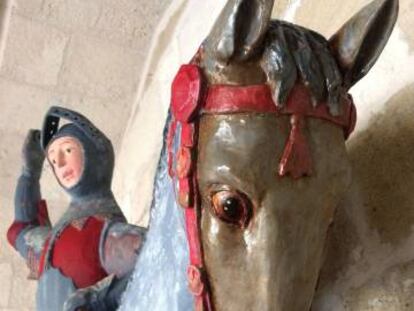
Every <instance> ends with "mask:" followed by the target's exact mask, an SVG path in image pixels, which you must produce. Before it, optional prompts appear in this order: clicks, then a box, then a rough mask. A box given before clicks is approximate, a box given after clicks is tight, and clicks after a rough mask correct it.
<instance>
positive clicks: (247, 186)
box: [137, 0, 398, 311]
mask: <svg viewBox="0 0 414 311" xmlns="http://www.w3.org/2000/svg"><path fill="white" fill-rule="evenodd" d="M273 2H274V1H273V0H229V1H228V3H227V4H226V6H225V7H224V9H223V11H222V13H221V15H220V17H219V18H218V20H217V22H216V24H215V25H214V27H213V29H212V31H211V33H210V35H209V36H208V37H207V38H206V40H205V41H204V43H203V44H202V45H201V47H200V49H199V51H198V52H197V54H196V56H195V57H194V58H193V60H192V61H191V63H190V64H189V65H184V66H182V67H181V68H180V70H179V72H178V74H177V76H176V78H175V80H174V82H173V86H172V101H171V118H170V119H169V122H168V124H169V125H168V126H169V130H168V142H167V143H166V146H165V150H164V153H163V156H162V159H163V158H164V160H162V161H161V162H160V163H161V164H162V165H160V168H163V170H164V172H165V170H166V169H167V164H166V160H165V158H166V157H168V171H169V173H170V176H171V178H172V180H173V182H172V183H171V185H172V186H171V187H172V189H173V192H176V201H177V202H178V203H179V205H180V206H181V207H182V208H183V214H184V215H185V216H184V220H185V227H186V236H187V239H188V245H189V247H188V250H187V251H183V252H188V255H189V263H188V264H189V268H188V271H187V274H188V281H189V287H190V291H191V293H192V294H193V295H194V301H195V309H196V310H204V311H209V310H217V311H233V310H283V311H285V310H289V311H304V310H309V309H310V306H311V303H312V297H313V294H314V291H315V288H316V283H317V280H318V274H319V270H320V267H321V264H322V260H323V258H322V253H323V248H324V244H325V239H326V235H327V231H328V227H329V225H330V223H331V222H332V219H333V215H334V212H335V207H336V206H337V205H338V204H339V202H340V201H341V199H342V198H343V197H344V195H345V193H346V191H347V187H348V185H349V184H350V182H351V177H350V176H351V174H350V165H349V163H348V159H347V155H346V148H345V140H346V138H347V137H348V136H349V135H350V133H351V132H352V130H353V128H354V126H355V121H356V112H355V107H354V105H353V101H352V98H351V96H350V95H349V94H348V90H349V89H350V88H351V87H352V85H354V84H355V83H356V82H357V81H358V80H359V79H361V78H362V77H363V76H364V75H365V74H366V73H367V72H368V71H369V70H370V68H371V67H372V66H373V64H374V63H375V61H376V60H377V58H378V57H379V55H380V53H381V51H382V49H383V48H384V46H385V44H386V42H387V40H388V38H389V36H390V33H391V31H392V28H393V26H394V24H395V21H396V17H397V13H398V0H375V1H373V2H372V3H370V4H368V5H367V6H366V7H365V8H363V9H362V10H361V11H360V12H359V13H357V14H356V15H355V16H354V17H352V18H351V19H350V20H349V21H348V22H347V23H346V24H345V25H344V26H343V27H342V28H341V29H340V30H339V31H338V32H337V33H336V34H335V35H334V36H333V37H332V38H331V39H330V40H326V39H325V38H323V37H322V36H321V35H319V34H317V33H315V32H313V31H311V30H308V29H305V28H303V27H300V26H296V25H293V24H290V23H286V22H283V21H278V20H271V19H270V16H271V12H272V8H273ZM161 171H162V170H161ZM159 173H160V171H159ZM164 175H165V174H164ZM164 175H163V176H164ZM158 176H161V175H160V174H158ZM163 178H165V176H164V177H163ZM158 180H159V178H158ZM163 185H165V184H163ZM171 187H170V188H171ZM157 189H158V195H160V193H159V189H160V188H159V187H158V188H157ZM168 193H169V192H164V195H167V194H168ZM156 195H157V190H156ZM158 201H159V200H158ZM154 204H155V206H156V205H157V200H154ZM164 205H165V206H166V203H165V204H164ZM175 205H176V204H175ZM175 207H176V206H175ZM164 215H165V213H164ZM154 216H155V214H154V215H153V217H154ZM170 220H171V219H170ZM184 220H183V222H184ZM171 222H172V220H171ZM178 223H180V221H178ZM155 227H157V226H156V225H155ZM150 235H151V228H150V232H149V236H150ZM181 240H182V239H181ZM150 245H151V243H148V244H147V247H146V248H147V250H148V252H151V251H150ZM182 249H183V248H181V250H182ZM143 252H145V247H144V250H143ZM144 257H145V255H144ZM154 258H155V257H153V260H154ZM158 258H159V257H157V260H158ZM143 261H144V259H143ZM173 261H174V260H171V261H170V262H169V263H172V262H173ZM174 262H177V260H175V261H174ZM182 263H183V261H180V264H181V265H182ZM140 264H142V265H143V266H145V265H144V264H143V262H142V263H140V261H138V264H137V267H138V268H137V269H141V270H143V268H141V267H140ZM146 268H147V269H148V267H146ZM181 268H182V267H181ZM138 275H139V274H138ZM137 279H138V280H139V278H137ZM181 279H182V276H181ZM138 282H139V281H138ZM141 294H143V295H145V293H143V292H142V291H141ZM158 294H159V293H158ZM137 295H138V296H139V294H137ZM141 298H142V296H141ZM137 299H138V300H139V299H140V298H137ZM150 309H151V310H155V309H154V308H150ZM137 310H140V309H137ZM169 310H184V309H180V308H177V309H176V308H175V307H174V306H173V305H172V304H170V305H169Z"/></svg>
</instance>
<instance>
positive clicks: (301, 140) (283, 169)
mask: <svg viewBox="0 0 414 311" xmlns="http://www.w3.org/2000/svg"><path fill="white" fill-rule="evenodd" d="M304 122H305V120H304V117H303V116H298V115H292V116H291V117H290V123H291V130H290V134H289V138H288V141H287V143H286V146H285V149H284V151H283V154H282V158H281V160H280V162H279V176H286V175H290V176H292V178H294V179H298V178H301V177H303V176H310V175H311V174H312V155H311V152H310V149H309V145H308V142H307V140H306V137H305V136H304V134H303V127H304Z"/></svg>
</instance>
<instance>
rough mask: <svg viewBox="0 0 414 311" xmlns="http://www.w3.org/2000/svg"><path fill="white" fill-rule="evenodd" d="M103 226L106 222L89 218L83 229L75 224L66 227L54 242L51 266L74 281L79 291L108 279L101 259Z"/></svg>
mask: <svg viewBox="0 0 414 311" xmlns="http://www.w3.org/2000/svg"><path fill="white" fill-rule="evenodd" d="M103 226H104V222H103V220H101V219H97V218H95V217H89V218H87V219H86V222H85V223H84V224H83V226H81V227H77V226H74V225H73V224H71V225H69V226H67V227H66V228H65V229H64V230H63V232H62V233H61V234H60V236H59V237H58V238H57V239H56V241H55V245H54V247H53V250H52V254H51V261H52V266H53V267H54V268H57V269H59V270H60V271H61V273H62V274H63V275H64V276H66V277H69V278H70V279H72V281H73V283H74V284H75V286H76V287H77V288H83V287H87V286H91V285H93V284H95V283H96V282H98V281H100V280H102V279H103V278H104V277H106V276H107V273H106V272H105V270H104V269H103V268H102V266H101V263H100V259H99V242H100V236H101V232H102V229H103ZM48 242H49V241H47V243H45V247H44V249H43V252H42V256H41V260H40V275H41V274H42V272H43V271H42V267H43V262H44V256H45V252H46V249H47V247H48V244H49V243H48ZM40 275H39V276H40Z"/></svg>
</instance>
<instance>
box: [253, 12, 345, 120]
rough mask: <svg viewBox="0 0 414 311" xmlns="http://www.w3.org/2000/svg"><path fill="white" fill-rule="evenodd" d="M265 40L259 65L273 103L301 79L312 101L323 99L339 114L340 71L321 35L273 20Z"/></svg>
mask: <svg viewBox="0 0 414 311" xmlns="http://www.w3.org/2000/svg"><path fill="white" fill-rule="evenodd" d="M264 40H265V42H264V50H263V54H262V57H261V67H262V69H263V71H264V72H265V74H266V76H267V82H268V84H269V85H270V86H271V88H272V93H273V97H274V101H275V102H276V103H278V104H282V105H283V104H284V103H285V102H286V101H287V98H288V96H289V94H290V91H291V90H292V88H293V87H294V86H295V84H296V83H297V82H301V83H303V84H304V85H306V86H307V87H308V89H309V90H310V93H311V95H312V97H313V100H314V102H315V104H316V103H322V102H326V103H327V104H328V106H329V109H330V112H331V114H333V115H337V114H339V112H340V109H339V105H340V95H341V91H343V90H341V86H342V85H343V83H342V82H343V81H342V74H341V73H340V71H339V68H338V65H337V63H336V60H335V57H334V55H333V54H332V52H331V50H330V47H329V43H328V41H327V40H326V39H325V38H324V37H323V36H321V35H320V34H318V33H316V32H314V31H312V30H309V29H306V28H304V27H301V26H298V25H294V24H291V23H288V22H284V21H280V20H272V21H271V22H270V24H269V28H268V30H267V33H266V36H265V39H264Z"/></svg>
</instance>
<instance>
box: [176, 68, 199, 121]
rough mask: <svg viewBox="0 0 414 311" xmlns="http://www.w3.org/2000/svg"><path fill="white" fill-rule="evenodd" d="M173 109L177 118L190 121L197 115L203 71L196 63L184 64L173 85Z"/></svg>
mask: <svg viewBox="0 0 414 311" xmlns="http://www.w3.org/2000/svg"><path fill="white" fill-rule="evenodd" d="M171 89H172V92H171V111H172V113H173V115H174V117H175V119H176V120H177V121H179V122H182V123H188V122H190V121H191V119H192V118H194V117H195V116H197V113H198V110H199V109H200V102H201V98H202V91H203V79H202V78H201V71H200V68H199V67H198V66H195V65H182V66H181V67H180V69H179V71H178V73H177V75H176V76H175V78H174V81H173V83H172V86H171Z"/></svg>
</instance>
